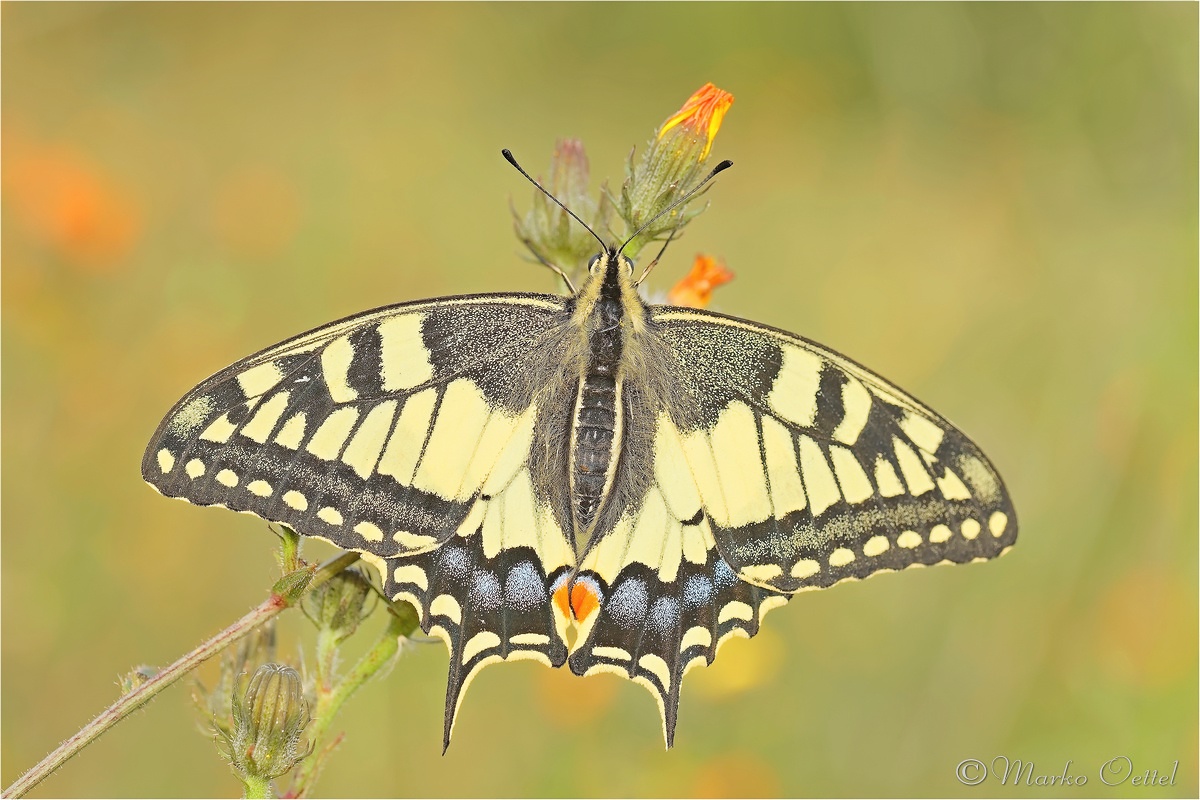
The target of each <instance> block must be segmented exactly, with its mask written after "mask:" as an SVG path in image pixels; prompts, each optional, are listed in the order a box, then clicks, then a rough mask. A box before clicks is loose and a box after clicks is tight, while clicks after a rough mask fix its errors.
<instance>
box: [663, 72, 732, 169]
mask: <svg viewBox="0 0 1200 800" xmlns="http://www.w3.org/2000/svg"><path fill="white" fill-rule="evenodd" d="M732 105H733V95H731V94H730V93H729V92H727V91H725V90H724V89H718V88H717V87H716V86H714V85H713V84H711V83H706V84H704V85H703V86H701V87H700V88H699V89H697V90H696V91H695V92H694V93H693V94H692V96H691V97H689V98H688V99H687V101H686V102H684V104H683V107H682V108H680V109H679V110H678V111H676V112H675V113H674V114H673V115H671V116H670V117H668V118H667V121H666V122H664V123H663V124H662V127H660V128H659V129H658V138H659V139H662V138H663V136H665V135H666V133H667V131H669V130H671V129H672V128H674V127H675V126H676V125H683V126H684V127H685V128H690V129H691V131H692V133H693V134H695V135H697V136H699V137H701V138H703V139H704V150H703V151H702V152H701V153H700V160H701V161H703V160H704V159H705V158H706V157H708V151H709V150H711V149H712V143H713V139H715V138H717V131H718V130H720V128H721V120H723V119H724V118H725V113H726V112H727V111H729V107H730V106H732Z"/></svg>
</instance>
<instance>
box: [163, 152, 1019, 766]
mask: <svg viewBox="0 0 1200 800" xmlns="http://www.w3.org/2000/svg"><path fill="white" fill-rule="evenodd" d="M506 155H507V153H506ZM510 159H511V157H510ZM514 164H515V162H514ZM714 174H715V171H714ZM710 177H711V175H710ZM539 188H540V187H539ZM142 475H143V477H144V478H145V479H146V481H148V482H149V483H150V484H151V485H152V486H153V487H154V488H156V489H158V490H159V491H160V492H162V493H163V494H165V495H167V496H170V497H179V498H182V499H184V500H188V501H189V502H192V503H196V504H199V505H217V506H224V507H226V508H231V509H235V510H237V511H248V512H250V513H253V514H256V515H257V516H259V517H262V518H263V519H266V520H271V521H274V522H279V523H283V524H285V525H288V526H290V527H291V528H293V529H295V530H296V531H297V532H299V533H301V534H303V535H306V536H312V537H317V538H320V539H325V540H327V541H329V542H332V543H333V544H335V545H337V546H338V547H341V548H345V549H347V550H356V551H359V552H361V553H362V554H363V557H364V558H366V559H368V560H369V561H371V562H373V563H374V564H375V565H376V566H377V567H378V568H379V570H380V572H381V574H382V575H383V580H384V590H385V591H386V593H387V595H388V596H389V597H392V598H394V599H396V600H401V601H406V602H409V603H411V604H412V605H413V606H415V607H416V609H417V610H418V612H419V614H420V621H421V627H422V629H423V630H424V631H425V632H426V633H428V634H430V635H433V636H437V637H439V638H441V639H442V640H444V641H445V643H446V646H447V647H448V649H449V651H450V669H449V678H448V683H447V690H446V714H445V729H444V740H443V742H444V745H448V744H449V741H450V735H451V731H452V729H453V725H454V719H455V716H456V714H457V711H458V707H459V704H460V703H461V700H462V697H463V694H464V691H465V690H466V688H467V685H468V684H469V683H470V681H471V679H472V678H473V677H474V676H475V675H476V674H477V673H478V671H479V670H480V669H481V668H483V667H484V666H487V665H488V664H492V663H496V662H499V661H506V660H514V659H521V658H529V659H534V660H537V661H541V662H543V663H545V664H547V665H549V666H552V667H561V666H562V665H563V664H569V665H570V668H571V670H572V671H573V672H575V673H576V674H578V675H588V674H591V673H595V672H600V671H604V672H615V673H617V674H619V675H622V676H624V677H626V678H629V679H631V680H633V681H636V682H637V683H640V684H642V685H644V686H645V687H647V688H648V689H649V690H650V691H651V693H652V694H653V695H654V697H655V699H656V700H657V701H658V705H659V709H660V711H661V712H662V720H663V731H664V735H665V737H666V742H667V746H668V747H670V746H671V743H672V740H673V737H674V731H675V721H676V712H677V709H678V705H679V688H680V682H681V681H682V679H683V676H684V674H685V673H686V672H687V671H688V669H690V668H691V667H694V666H696V665H697V664H710V663H712V661H713V659H714V658H715V656H716V654H717V650H718V648H719V647H720V645H721V644H722V643H723V642H724V641H726V640H727V639H729V638H730V637H733V636H747V637H749V636H754V635H755V634H756V633H757V632H758V629H759V626H760V624H761V623H762V618H763V616H764V615H765V614H766V612H767V611H768V610H769V609H771V608H774V607H775V606H778V605H782V604H783V603H785V602H786V601H787V600H788V598H789V597H791V595H793V594H795V593H796V592H800V591H804V590H808V589H824V588H827V587H830V586H833V585H834V584H836V583H840V582H842V581H846V580H854V579H861V578H865V577H867V576H869V575H872V574H874V573H876V572H884V571H893V570H901V569H905V568H907V567H914V566H928V565H932V564H942V563H965V562H970V561H981V560H985V559H989V558H993V557H995V556H998V555H1000V554H1002V553H1004V552H1005V551H1006V550H1007V549H1008V548H1009V547H1011V546H1012V544H1013V543H1014V541H1015V540H1016V536H1017V519H1016V514H1015V512H1014V511H1013V507H1012V503H1011V502H1010V500H1009V498H1008V495H1007V493H1006V491H1005V488H1004V484H1003V482H1002V481H1001V479H1000V476H999V475H998V474H997V473H996V470H995V469H994V468H993V467H992V465H991V464H990V463H989V462H988V459H987V458H986V457H985V456H984V455H983V453H982V452H980V450H979V448H978V447H976V446H975V444H974V443H973V442H971V441H970V440H969V439H967V437H966V436H964V435H963V434H962V433H960V432H959V431H958V430H957V429H956V428H954V426H952V425H951V424H950V423H949V422H947V421H946V420H945V419H943V418H942V417H941V416H939V415H938V414H937V413H935V412H934V411H932V410H931V409H929V408H928V407H927V406H925V405H924V404H922V403H920V402H919V401H917V400H915V399H914V398H913V397H911V396H910V395H908V394H907V393H905V392H904V391H902V390H900V389H899V388H897V387H896V386H894V385H892V384H891V383H889V382H888V381H886V380H884V379H883V378H881V377H879V376H877V375H875V374H874V373H872V372H869V371H868V370H866V369H864V368H863V367H861V366H859V365H858V364H856V363H855V362H853V361H851V360H850V359H848V358H846V357H845V356H842V355H839V354H838V353H836V352H833V351H832V350H829V349H828V348H825V347H822V346H821V345H819V344H816V343H815V342H811V341H808V340H807V339H803V338H801V337H799V336H796V335H794V334H791V333H788V332H786V331H782V330H778V329H776V328H771V327H768V326H766V325H760V324H758V323H755V322H749V321H746V320H742V319H738V318H736V317H730V316H724V315H722V314H716V313H712V312H708V311H701V310H695V309H689V308H679V307H673V306H665V305H649V304H647V303H646V302H645V301H644V300H643V299H642V297H641V296H640V295H639V293H638V287H637V282H636V281H635V280H634V278H633V264H632V262H631V261H630V260H629V259H628V258H626V257H625V256H624V255H622V253H621V249H620V248H619V247H616V246H606V247H605V248H604V249H603V250H602V251H601V252H600V253H599V254H597V255H596V256H595V257H594V258H593V259H592V260H591V263H590V266H589V274H588V276H587V277H586V281H585V282H584V283H583V285H582V286H581V287H580V288H579V290H578V291H574V292H572V293H571V294H570V296H556V295H546V294H525V293H511V294H478V295H464V296H460V297H445V298H439V299H436V300H422V301H418V302H411V303H401V304H399V305H393V306H387V307H384V308H379V309H376V310H374V311H368V312H365V313H362V314H358V315H355V316H352V317H347V318H346V319H343V320H339V321H337V322H333V323H330V324H328V325H324V326H322V327H320V328H317V329H315V330H313V331H310V332H308V333H304V334H301V335H299V336H296V337H294V338H292V339H288V340H287V341H285V342H282V343H281V344H277V345H275V346H273V347H268V348H267V349H265V350H262V351H261V352H259V353H256V354H254V355H252V356H249V357H248V358H245V359H242V360H241V361H238V362H237V363H235V364H233V365H232V366H230V367H228V368H226V369H224V370H221V371H220V372H218V373H217V374H216V375H213V376H212V377H211V378H209V379H208V380H206V381H204V382H203V383H201V384H200V385H199V386H197V387H196V388H194V389H192V390H191V391H190V392H188V393H187V395H185V396H184V398H183V399H182V400H180V401H179V403H178V404H176V406H175V407H174V408H173V409H171V411H170V413H168V414H167V416H166V418H165V419H164V420H163V421H162V423H161V424H160V425H159V427H158V430H157V431H156V432H155V434H154V437H153V438H152V439H151V440H150V444H149V446H148V447H147V449H146V453H145V457H144V458H143V461H142ZM572 629H573V631H574V637H573V638H572V637H570V636H569V635H568V634H569V632H570V631H571V630H572ZM569 642H571V645H570V646H568V643H569Z"/></svg>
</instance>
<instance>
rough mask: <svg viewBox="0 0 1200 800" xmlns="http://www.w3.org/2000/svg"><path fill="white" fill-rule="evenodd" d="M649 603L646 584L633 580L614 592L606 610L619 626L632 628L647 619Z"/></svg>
mask: <svg viewBox="0 0 1200 800" xmlns="http://www.w3.org/2000/svg"><path fill="white" fill-rule="evenodd" d="M649 602H650V594H649V592H647V591H646V584H645V583H643V582H642V581H641V580H639V579H637V578H632V579H630V580H627V581H625V582H624V583H622V584H621V585H620V586H618V587H617V588H616V589H614V590H613V593H612V597H610V598H609V599H608V603H606V604H605V609H606V610H607V611H608V613H609V614H611V615H612V617H613V619H614V620H616V621H617V623H618V624H620V625H623V626H625V627H632V626H634V625H636V624H638V623H639V622H641V621H642V620H644V619H645V618H646V612H647V610H648V606H649Z"/></svg>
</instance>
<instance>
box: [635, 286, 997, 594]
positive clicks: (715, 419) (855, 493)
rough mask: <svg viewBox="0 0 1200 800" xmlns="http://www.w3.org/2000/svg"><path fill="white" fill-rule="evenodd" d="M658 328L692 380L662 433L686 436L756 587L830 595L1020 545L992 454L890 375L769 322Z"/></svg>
mask: <svg viewBox="0 0 1200 800" xmlns="http://www.w3.org/2000/svg"><path fill="white" fill-rule="evenodd" d="M651 317H652V319H653V321H654V323H655V330H656V332H657V333H658V335H659V336H660V337H661V339H662V341H663V342H665V343H666V345H667V347H666V349H665V352H668V353H670V358H671V359H672V360H673V361H674V370H673V372H674V374H675V375H676V376H677V380H678V384H679V390H678V397H679V402H678V403H677V404H668V410H669V411H670V414H669V417H670V419H667V420H664V421H663V422H662V423H660V429H661V428H662V426H664V425H665V426H671V427H673V428H674V429H675V432H676V433H675V436H677V437H678V439H679V441H680V442H681V443H682V451H683V454H684V460H685V462H686V464H687V469H688V471H689V473H690V480H692V481H693V482H694V485H695V487H696V491H697V492H698V494H699V496H700V497H701V499H702V505H703V508H704V512H705V515H706V516H707V517H708V518H709V519H711V521H712V526H713V527H712V530H713V538H714V540H715V542H716V546H717V549H718V550H719V551H720V553H721V555H722V556H723V557H724V558H725V559H726V560H727V561H728V562H729V564H730V565H731V566H733V567H734V569H735V570H736V571H737V573H738V575H739V577H741V578H742V579H743V580H746V581H749V582H751V583H754V584H757V585H760V586H764V587H768V588H771V589H776V590H779V591H784V592H795V591H800V590H803V589H810V588H823V587H827V586H831V585H833V584H834V583H837V582H838V581H841V580H846V579H853V578H864V577H866V576H868V575H871V574H873V573H875V572H879V571H883V570H897V569H903V568H905V567H908V566H913V565H929V564H937V563H942V562H956V563H963V562H969V561H974V560H983V559H988V558H992V557H995V556H997V555H999V554H1000V553H1002V552H1003V551H1004V550H1005V549H1006V548H1008V547H1010V546H1011V545H1012V544H1013V542H1014V541H1015V539H1016V530H1017V527H1016V515H1015V512H1014V511H1013V508H1012V504H1011V502H1010V501H1009V498H1008V495H1007V493H1006V491H1005V489H1004V485H1003V482H1002V481H1001V480H1000V477H999V475H997V473H996V471H995V470H994V468H993V467H992V466H991V464H990V463H989V462H988V461H987V459H986V457H984V455H983V454H982V453H981V452H980V451H979V449H978V448H977V447H976V446H975V445H974V444H973V443H972V442H971V441H970V440H969V439H967V438H966V436H964V435H963V434H962V433H960V432H959V431H958V430H957V429H956V428H954V427H953V426H952V425H950V423H948V422H946V421H945V420H944V419H942V418H941V417H940V416H938V415H937V414H935V413H934V412H933V411H931V410H929V409H928V408H926V407H925V406H924V405H922V404H921V403H919V402H918V401H917V400H915V399H913V398H912V397H910V396H908V395H907V394H905V393H904V392H902V391H901V390H900V389H898V388H896V387H895V386H893V385H891V384H890V383H888V382H887V381H885V380H884V379H882V378H880V377H878V376H876V375H874V374H872V373H870V372H869V371H867V370H866V369H864V368H862V367H860V366H858V365H857V364H855V363H853V362H851V361H850V360H849V359H846V358H844V357H843V356H840V355H838V354H836V353H833V352H832V351H829V350H827V349H825V348H823V347H821V346H819V345H816V344H814V343H812V342H809V341H807V340H804V339H801V338H800V337H797V336H794V335H792V334H788V333H785V332H782V331H777V330H774V329H771V328H768V327H765V326H761V325H757V324H754V323H749V322H745V321H742V320H738V319H735V318H731V317H723V316H720V315H717V314H712V313H708V312H703V311H693V310H685V309H678V308H668V307H661V308H656V309H653V310H652V314H651ZM659 438H660V439H663V437H662V436H661V435H660V437H659ZM658 450H659V451H661V450H662V445H659V446H658Z"/></svg>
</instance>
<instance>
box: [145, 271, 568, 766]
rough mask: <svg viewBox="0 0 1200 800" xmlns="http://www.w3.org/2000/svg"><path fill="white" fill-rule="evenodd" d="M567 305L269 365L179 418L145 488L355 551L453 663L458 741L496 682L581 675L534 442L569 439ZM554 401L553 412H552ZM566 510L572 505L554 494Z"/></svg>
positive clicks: (492, 302) (410, 317) (512, 307)
mask: <svg viewBox="0 0 1200 800" xmlns="http://www.w3.org/2000/svg"><path fill="white" fill-rule="evenodd" d="M567 319H568V315H567V314H566V312H565V301H564V300H562V299H561V298H557V297H552V296H545V295H521V294H508V295H476V296H466V297H455V298H443V299H441V300H430V301H421V302H418V303H407V304H402V305H398V306H391V307H387V308H382V309H377V310H375V311H370V312H366V313H363V314H359V315H356V316H353V317H349V318H347V319H344V320H341V321H339V322H334V323H331V324H329V325H326V326H324V327H321V328H318V329H316V330H314V331H311V332H309V333H306V334H302V335H300V336H297V337H295V338H293V339H290V340H288V341H285V342H283V343H281V344H279V345H276V346H274V347H271V348H268V349H266V350H264V351H262V352H260V353H258V354H255V355H253V356H250V357H248V358H246V359H243V360H242V361H240V362H238V363H236V364H234V365H233V366H231V367H229V368H227V369H225V370H222V371H221V372H219V373H217V374H216V375H214V376H213V377H211V378H209V379H208V380H206V381H204V382H203V383H201V384H200V385H199V386H197V387H196V388H194V389H193V390H192V391H191V392H189V393H188V394H187V395H185V396H184V398H183V399H182V400H180V401H179V403H178V404H177V405H176V406H175V408H174V409H172V410H171V412H169V413H168V414H167V416H166V417H165V419H164V420H163V422H162V423H161V424H160V426H159V428H158V430H157V431H156V432H155V434H154V436H153V437H152V439H151V441H150V444H149V445H148V447H147V449H146V453H145V456H144V458H143V461H142V475H143V477H144V478H145V479H146V481H147V482H149V483H150V484H151V485H152V486H154V487H155V488H156V489H158V490H159V491H160V492H162V493H163V494H165V495H168V496H171V497H179V498H182V499H185V500H188V501H189V502H192V503H196V504H199V505H221V506H225V507H228V508H232V509H234V510H237V511H246V512H249V513H252V514H255V515H257V516H259V517H262V518H264V519H267V520H270V521H274V522H280V523H283V524H286V525H289V526H291V527H292V528H293V529H295V530H296V531H297V532H299V533H300V534H303V535H306V536H314V537H318V538H322V539H326V540H329V541H331V542H333V543H334V544H336V545H338V546H339V547H343V548H346V549H350V550H357V551H360V552H362V553H363V554H364V557H366V558H368V559H369V560H371V561H373V562H374V563H375V564H376V565H377V566H379V568H380V571H381V573H383V576H384V585H385V591H387V593H388V596H390V597H393V598H396V599H402V600H406V601H409V602H411V603H412V604H413V605H414V606H416V608H417V609H418V611H419V613H420V616H421V626H422V628H423V629H424V630H425V631H426V632H427V633H430V634H433V635H436V636H439V637H440V638H442V639H443V640H445V641H446V644H447V647H448V649H449V650H450V671H449V679H448V682H447V697H446V719H445V739H446V741H447V742H448V741H449V737H450V732H451V728H452V727H453V723H454V718H455V713H456V711H457V709H458V705H459V702H460V701H461V698H462V696H463V693H464V692H465V689H466V687H467V685H468V684H469V682H470V680H471V678H472V676H473V675H475V674H476V673H477V672H478V670H479V669H481V668H482V667H483V666H486V665H487V664H490V663H494V662H496V661H499V660H505V659H515V658H535V659H538V660H541V661H543V662H545V663H548V664H551V665H553V666H559V665H561V664H562V663H563V662H564V661H565V659H566V656H567V652H566V644H565V640H564V638H563V630H564V621H563V620H562V619H559V618H556V617H555V615H554V613H553V610H552V606H551V604H550V602H549V591H550V587H551V583H552V581H553V580H556V579H557V577H558V575H560V574H562V573H563V572H566V571H567V570H569V569H570V568H571V567H572V566H573V565H574V560H575V555H574V552H573V549H572V547H571V545H570V543H569V542H568V541H567V539H566V536H565V534H564V532H563V530H564V529H563V526H562V525H561V523H560V519H561V508H559V510H558V511H556V510H555V507H556V504H557V505H559V506H561V505H562V503H565V500H563V499H562V498H559V499H558V501H557V503H556V499H555V497H556V492H555V487H554V486H553V485H549V483H548V481H547V480H546V479H545V476H546V475H547V474H549V472H550V471H551V470H549V469H548V468H547V467H546V466H545V465H544V464H542V466H540V467H539V461H538V454H539V453H544V452H546V451H547V450H553V448H550V447H548V446H547V443H546V442H545V441H542V439H541V438H539V436H540V434H539V431H542V432H544V431H548V430H558V429H561V428H563V427H565V425H566V415H567V413H569V408H568V407H564V406H562V404H561V402H559V398H558V397H557V396H555V395H554V392H556V391H561V385H560V383H561V381H560V380H559V376H560V373H561V362H560V361H559V360H558V359H559V358H560V356H561V353H560V352H559V348H560V345H561V342H562V340H563V336H564V335H565V334H564V331H567V330H568V328H567V327H566V325H565V322H566V321H567ZM547 392H549V393H550V394H547ZM558 494H561V491H559V492H558Z"/></svg>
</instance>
